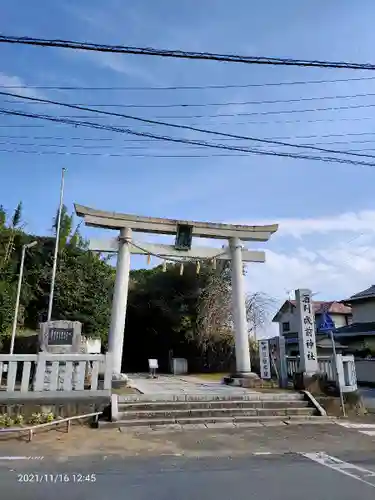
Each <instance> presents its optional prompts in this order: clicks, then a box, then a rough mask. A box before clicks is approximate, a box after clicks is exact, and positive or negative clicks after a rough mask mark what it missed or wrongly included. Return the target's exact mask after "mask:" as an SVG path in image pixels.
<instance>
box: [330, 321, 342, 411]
mask: <svg viewBox="0 0 375 500" xmlns="http://www.w3.org/2000/svg"><path fill="white" fill-rule="evenodd" d="M329 336H330V338H331V343H332V351H333V363H334V370H335V374H336V379H337V385H338V386H339V392H340V404H341V408H342V415H343V416H344V417H346V411H345V403H344V396H343V393H342V388H341V385H340V378H339V371H338V369H337V358H336V344H335V339H334V338H333V332H332V330H330V332H329Z"/></svg>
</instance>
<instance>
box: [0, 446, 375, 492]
mask: <svg viewBox="0 0 375 500" xmlns="http://www.w3.org/2000/svg"><path fill="white" fill-rule="evenodd" d="M340 460H342V461H344V462H345V463H344V464H342V463H341V462H340ZM319 461H320V462H323V464H321V463H318V462H319ZM343 465H344V466H343ZM64 481H65V482H64ZM0 485H1V492H2V493H1V497H2V498H7V499H10V498H11V499H12V500H39V499H45V498H46V499H47V498H48V499H53V500H66V499H68V500H76V499H77V500H78V499H80V500H82V499H86V498H87V499H90V500H99V499H100V500H102V499H103V498H108V497H110V496H111V497H114V498H119V499H126V500H149V499H152V500H166V499H171V500H172V499H179V500H190V499H191V498H196V499H204V500H232V499H233V500H245V499H246V500H249V499H252V500H258V499H259V500H301V498H302V499H303V500H316V499H319V498H329V499H330V500H339V499H340V500H353V498H361V500H370V499H371V500H373V499H374V498H375V453H374V454H367V455H366V456H364V455H361V456H355V454H354V455H353V456H348V455H347V454H346V455H345V456H341V457H340V456H336V457H328V456H324V455H323V456H321V455H318V454H316V453H312V454H311V456H303V455H301V454H295V453H286V454H280V455H278V454H275V455H272V454H271V455H258V456H256V455H252V456H247V457H246V456H245V457H244V456H242V457H236V458H214V457H209V458H207V457H205V458H184V457H148V458H125V459H121V458H119V457H107V458H106V459H104V457H102V458H92V457H91V458H90V457H86V458H84V457H80V458H79V459H77V458H75V459H70V460H69V461H68V462H65V463H62V462H59V461H53V460H48V461H46V460H39V461H38V460H34V461H31V460H28V461H24V460H17V461H9V460H8V461H6V460H5V461H3V462H0Z"/></svg>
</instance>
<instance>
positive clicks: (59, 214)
mask: <svg viewBox="0 0 375 500" xmlns="http://www.w3.org/2000/svg"><path fill="white" fill-rule="evenodd" d="M65 171H66V169H65V168H63V169H62V171H61V185H60V203H59V212H58V215H57V225H56V241H55V252H54V255H53V265H52V277H51V288H50V292H49V300H48V314H47V321H51V317H52V305H53V294H54V291H55V280H56V269H57V257H58V253H59V240H60V227H61V213H62V207H63V199H64V181H65Z"/></svg>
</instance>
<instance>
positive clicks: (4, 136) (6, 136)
mask: <svg viewBox="0 0 375 500" xmlns="http://www.w3.org/2000/svg"><path fill="white" fill-rule="evenodd" d="M366 135H370V136H375V132H349V133H345V134H312V135H293V136H290V135H289V136H272V137H264V139H272V140H273V139H277V140H278V139H293V140H295V139H316V138H330V137H352V136H353V137H358V136H360V137H361V136H366ZM0 139H29V140H40V139H41V140H55V141H89V142H112V141H113V137H82V136H81V137H72V136H56V135H31V136H30V135H9V134H0ZM221 140H222V141H242V140H243V139H228V138H225V137H223V138H222V139H221ZM374 141H375V139H374V140H369V141H368V140H365V141H350V143H364V142H374ZM122 142H126V143H128V142H131V143H134V142H135V143H155V139H147V138H146V139H122ZM345 143H347V141H345ZM316 144H317V143H315V145H316ZM320 144H337V143H336V142H326V143H323V142H322V143H320ZM340 144H341V142H340Z"/></svg>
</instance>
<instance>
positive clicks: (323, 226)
mask: <svg viewBox="0 0 375 500" xmlns="http://www.w3.org/2000/svg"><path fill="white" fill-rule="evenodd" d="M275 222H278V223H279V230H278V233H277V234H278V235H279V236H286V235H288V236H294V237H296V238H301V237H302V236H305V235H308V234H312V233H320V234H327V233H334V232H339V231H345V232H347V233H348V234H350V233H366V232H367V233H370V234H374V235H375V210H362V211H360V212H345V213H342V214H338V215H328V216H323V217H317V218H300V219H282V220H279V221H277V220H276V219H275V220H272V221H271V223H275ZM269 223H270V221H266V222H265V221H261V222H259V224H269Z"/></svg>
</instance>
